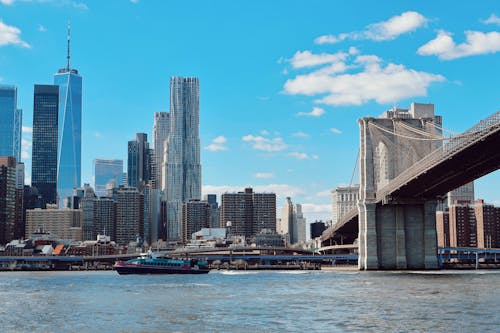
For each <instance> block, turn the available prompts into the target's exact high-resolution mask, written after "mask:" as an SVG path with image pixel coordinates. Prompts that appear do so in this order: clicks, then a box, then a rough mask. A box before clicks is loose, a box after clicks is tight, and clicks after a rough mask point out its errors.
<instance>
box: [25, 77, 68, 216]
mask: <svg viewBox="0 0 500 333" xmlns="http://www.w3.org/2000/svg"><path fill="white" fill-rule="evenodd" d="M58 113H59V87H58V86H52V85H39V84H37V85H35V93H34V100H33V146H32V147H33V148H32V149H33V150H32V157H31V184H32V185H33V186H34V187H36V188H37V189H38V192H39V194H40V196H41V202H42V207H45V204H47V203H49V204H55V203H56V202H57V156H58V155H57V149H58V148H57V146H58V145H57V140H58V121H59V120H58ZM69 194H70V195H71V192H70V193H69Z"/></svg>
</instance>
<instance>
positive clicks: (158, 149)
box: [153, 112, 170, 189]
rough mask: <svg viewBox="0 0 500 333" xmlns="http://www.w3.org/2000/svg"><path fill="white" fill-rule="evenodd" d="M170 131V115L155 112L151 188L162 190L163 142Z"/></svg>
mask: <svg viewBox="0 0 500 333" xmlns="http://www.w3.org/2000/svg"><path fill="white" fill-rule="evenodd" d="M169 131H170V113H168V112H155V119H154V123H153V147H154V153H153V154H154V163H153V169H154V172H153V174H154V177H153V188H156V189H162V188H164V187H162V182H163V179H164V178H163V163H164V160H163V157H164V150H165V141H166V140H167V137H168V133H169Z"/></svg>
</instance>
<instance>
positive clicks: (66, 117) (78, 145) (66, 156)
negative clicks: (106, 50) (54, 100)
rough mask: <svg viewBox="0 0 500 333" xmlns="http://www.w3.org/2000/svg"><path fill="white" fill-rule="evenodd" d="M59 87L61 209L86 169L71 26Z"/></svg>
mask: <svg viewBox="0 0 500 333" xmlns="http://www.w3.org/2000/svg"><path fill="white" fill-rule="evenodd" d="M54 85H57V86H59V115H58V147H57V152H58V156H57V194H58V196H59V206H60V207H62V203H63V200H64V198H66V197H69V196H71V194H72V193H73V188H75V187H79V186H80V183H81V168H82V77H81V76H80V74H78V71H77V70H76V69H74V68H71V67H70V29H69V25H68V55H67V65H66V67H65V68H62V69H60V70H58V71H57V73H56V74H54Z"/></svg>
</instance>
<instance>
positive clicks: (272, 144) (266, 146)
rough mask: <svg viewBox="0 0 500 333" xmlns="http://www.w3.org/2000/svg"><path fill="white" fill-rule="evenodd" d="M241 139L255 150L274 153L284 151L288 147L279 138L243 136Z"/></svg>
mask: <svg viewBox="0 0 500 333" xmlns="http://www.w3.org/2000/svg"><path fill="white" fill-rule="evenodd" d="M241 139H242V140H243V141H245V142H251V143H252V148H253V149H255V150H263V151H267V152H274V151H282V150H285V149H286V148H287V147H288V145H287V144H286V143H285V142H284V141H283V139H282V138H280V137H275V138H265V137H263V136H258V135H252V134H249V135H245V136H244V137H242V138H241Z"/></svg>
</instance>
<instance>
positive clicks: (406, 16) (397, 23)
mask: <svg viewBox="0 0 500 333" xmlns="http://www.w3.org/2000/svg"><path fill="white" fill-rule="evenodd" d="M427 21H428V20H427V19H426V18H425V17H424V16H423V15H422V14H420V13H417V12H414V11H407V12H404V13H402V14H401V15H396V16H393V17H391V18H390V19H388V20H387V21H383V22H378V23H373V24H370V25H368V26H367V27H366V28H365V30H362V31H353V32H348V33H341V34H339V35H337V36H334V35H323V36H319V37H318V38H316V39H315V40H314V42H315V43H316V44H335V43H338V42H341V41H343V40H346V39H351V40H363V39H370V40H373V41H385V40H393V39H396V38H397V37H399V36H400V35H402V34H405V33H409V32H412V31H415V30H417V29H418V28H420V27H421V26H423V25H425V24H426V23H427Z"/></svg>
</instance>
